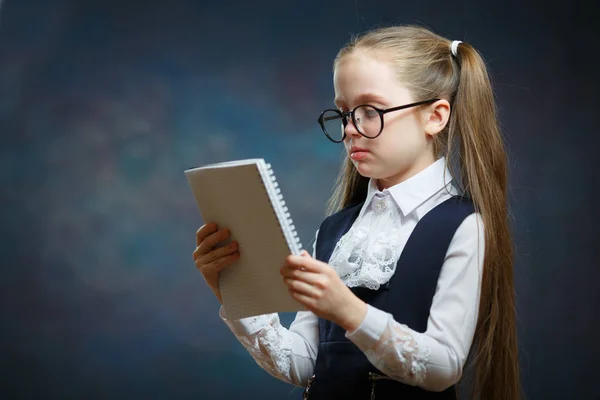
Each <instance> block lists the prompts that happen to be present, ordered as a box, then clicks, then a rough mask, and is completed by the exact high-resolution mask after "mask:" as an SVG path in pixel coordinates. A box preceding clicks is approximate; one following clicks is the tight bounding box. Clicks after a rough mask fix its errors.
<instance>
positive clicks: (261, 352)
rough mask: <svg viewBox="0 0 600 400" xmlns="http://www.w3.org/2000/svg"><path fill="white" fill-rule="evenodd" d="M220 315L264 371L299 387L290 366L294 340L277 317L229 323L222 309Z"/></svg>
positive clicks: (244, 319)
mask: <svg viewBox="0 0 600 400" xmlns="http://www.w3.org/2000/svg"><path fill="white" fill-rule="evenodd" d="M219 314H220V316H221V318H222V319H223V321H224V322H225V323H226V324H227V326H229V328H230V329H231V331H232V332H233V334H234V335H235V337H236V338H237V339H238V341H239V342H240V343H241V344H242V346H244V348H246V350H247V351H248V353H249V354H250V356H252V358H253V359H254V361H256V363H257V364H258V365H259V366H260V367H261V368H263V369H264V370H265V371H267V372H268V373H269V374H271V375H272V376H274V377H275V378H278V379H281V380H283V381H285V382H289V383H292V384H297V382H294V380H293V379H292V377H291V366H290V356H291V353H292V345H293V337H292V335H291V334H290V332H289V331H288V330H287V329H285V328H284V327H283V326H282V325H281V323H280V321H279V315H278V314H267V315H260V316H257V317H250V318H243V319H240V320H227V319H226V317H225V315H224V314H225V313H224V312H223V310H222V309H221V310H220V312H219Z"/></svg>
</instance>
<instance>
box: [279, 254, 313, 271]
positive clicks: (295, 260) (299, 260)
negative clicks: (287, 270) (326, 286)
mask: <svg viewBox="0 0 600 400" xmlns="http://www.w3.org/2000/svg"><path fill="white" fill-rule="evenodd" d="M285 265H289V266H291V267H293V268H298V269H303V270H305V271H310V272H321V271H322V266H321V262H320V261H318V260H315V259H313V258H312V257H303V256H295V255H289V256H287V257H286V260H285Z"/></svg>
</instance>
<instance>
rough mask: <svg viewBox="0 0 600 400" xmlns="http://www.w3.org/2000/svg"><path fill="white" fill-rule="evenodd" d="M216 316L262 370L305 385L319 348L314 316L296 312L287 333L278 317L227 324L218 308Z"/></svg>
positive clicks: (261, 317)
mask: <svg viewBox="0 0 600 400" xmlns="http://www.w3.org/2000/svg"><path fill="white" fill-rule="evenodd" d="M317 234H318V231H317ZM315 238H316V235H315ZM314 255H315V254H314V249H313V257H314ZM219 315H220V317H221V319H222V320H223V321H224V322H225V323H226V324H227V326H228V327H229V329H230V330H231V332H233V334H234V335H235V337H236V338H237V339H238V341H239V342H240V343H241V344H242V345H243V346H244V348H245V349H246V350H247V351H248V353H249V354H250V355H251V356H252V358H253V359H254V361H256V363H257V364H258V365H259V366H260V367H261V368H263V369H264V370H265V371H267V372H268V373H269V374H271V375H272V376H274V377H275V378H278V379H280V380H282V381H284V382H288V383H291V384H293V385H296V386H302V387H305V386H306V385H307V383H308V379H309V378H310V377H311V376H312V374H313V371H314V367H315V362H316V360H317V350H318V348H319V325H318V318H317V316H316V315H315V314H313V313H312V312H310V311H300V312H298V313H297V314H296V318H295V319H294V321H293V322H292V324H291V325H290V328H289V329H286V328H285V327H283V326H282V325H281V323H280V320H279V315H278V314H267V315H260V316H257V317H250V318H242V319H239V320H228V319H227V317H226V315H225V310H224V309H223V307H221V309H220V311H219Z"/></svg>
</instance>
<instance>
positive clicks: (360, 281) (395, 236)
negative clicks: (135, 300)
mask: <svg viewBox="0 0 600 400" xmlns="http://www.w3.org/2000/svg"><path fill="white" fill-rule="evenodd" d="M401 222H402V221H401V215H400V211H399V210H398V206H397V205H396V204H395V202H394V201H393V199H392V198H391V195H390V193H389V192H388V191H383V192H378V193H376V194H375V195H374V196H373V199H372V201H371V204H370V205H369V207H368V208H367V209H366V210H365V213H364V214H363V215H362V216H361V217H360V218H359V219H358V220H357V221H356V222H355V223H354V224H353V225H352V227H351V228H350V230H348V232H347V233H346V234H345V235H344V236H342V237H341V239H340V240H339V241H338V243H337V244H336V246H335V248H334V250H333V253H332V255H331V258H330V259H329V265H331V266H332V267H333V268H334V269H335V270H336V271H337V273H338V275H339V276H340V278H341V279H342V281H343V282H344V283H345V284H346V285H347V286H348V287H357V286H362V287H367V288H369V289H374V290H376V289H378V288H379V287H380V286H381V285H383V284H385V283H387V282H388V281H389V280H390V278H391V277H392V276H393V275H394V272H395V271H396V263H397V262H398V258H399V257H400V250H401V248H402V245H403V240H404V237H403V235H402V234H401V232H400V230H399V229H398V228H397V227H398V226H400V224H401Z"/></svg>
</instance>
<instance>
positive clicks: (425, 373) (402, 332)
mask: <svg viewBox="0 0 600 400" xmlns="http://www.w3.org/2000/svg"><path fill="white" fill-rule="evenodd" d="M484 249H485V243H484V232H483V223H482V220H481V217H480V216H479V214H472V215H471V216H469V217H467V218H466V219H465V220H464V221H463V223H462V224H461V225H460V226H459V228H458V229H457V231H456V233H455V235H454V237H453V238H452V241H451V243H450V246H449V248H448V252H447V254H446V258H445V261H444V264H443V266H442V270H441V272H440V277H439V279H438V285H437V288H436V293H435V295H434V298H433V302H432V305H431V309H430V315H429V319H428V323H427V330H426V331H425V332H424V333H419V332H416V331H414V330H412V329H411V328H410V327H408V326H406V325H404V324H402V323H401V321H396V320H394V318H393V316H392V315H391V314H388V313H386V312H383V311H381V310H379V309H377V308H374V307H372V306H368V308H367V314H366V316H365V318H364V320H363V322H362V324H361V325H360V326H359V327H358V328H357V329H356V330H355V331H353V332H346V337H348V339H350V340H351V341H352V342H353V343H355V344H356V345H357V346H358V347H359V348H360V349H361V350H362V351H363V352H364V353H365V355H366V356H367V358H368V359H369V361H370V362H371V363H372V364H373V365H374V366H375V367H377V369H379V370H380V371H381V372H383V373H384V374H386V375H387V376H388V377H390V378H392V379H396V380H398V381H401V382H403V383H406V384H409V385H413V386H420V387H422V388H423V389H426V390H431V391H442V390H445V389H446V388H448V387H450V386H452V385H453V384H455V383H456V382H457V381H458V380H459V379H460V377H461V375H462V369H463V366H464V363H465V361H466V358H467V355H468V353H469V349H470V347H471V343H472V341H473V335H474V332H475V326H476V323H477V315H478V310H479V296H480V282H481V272H482V269H483V254H484Z"/></svg>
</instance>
